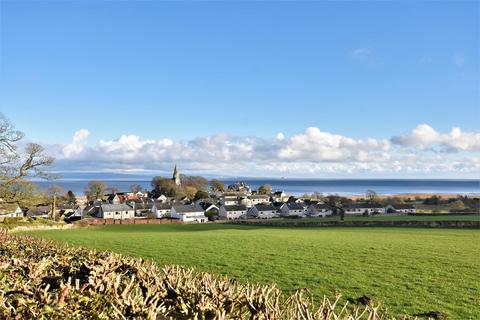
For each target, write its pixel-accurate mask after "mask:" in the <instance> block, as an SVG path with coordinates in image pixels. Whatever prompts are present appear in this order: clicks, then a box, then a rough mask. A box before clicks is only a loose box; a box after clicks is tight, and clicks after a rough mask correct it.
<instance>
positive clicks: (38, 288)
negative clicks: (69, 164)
mask: <svg viewBox="0 0 480 320" xmlns="http://www.w3.org/2000/svg"><path fill="white" fill-rule="evenodd" d="M0 241H1V243H0V318H6V319H33V318H35V319H67V318H68V319H92V318H95V319H352V320H353V319H371V320H373V319H387V318H391V317H388V316H387V314H386V313H385V311H384V309H383V308H382V307H381V306H380V305H379V304H378V303H375V302H371V301H368V303H366V305H362V304H359V305H355V304H346V305H341V304H339V302H338V301H339V296H338V295H337V296H336V297H335V298H334V299H333V300H329V299H327V298H324V299H323V300H322V301H319V302H318V303H315V302H314V301H312V298H311V296H310V295H309V292H308V290H306V289H302V290H299V291H297V292H296V293H295V294H294V295H292V296H289V297H288V296H285V295H284V294H282V292H281V290H280V289H279V288H277V287H276V286H275V285H274V284H272V285H269V286H263V285H256V284H244V283H240V282H237V281H236V280H233V279H229V278H225V277H219V276H213V275H211V274H208V273H197V272H195V271H194V270H193V269H186V268H182V267H179V266H165V267H163V268H160V267H158V266H157V265H156V264H154V263H153V262H149V261H144V260H142V259H135V258H129V257H124V256H121V255H118V254H113V253H109V252H97V251H92V250H87V249H83V248H78V247H69V246H63V245H58V244H56V243H53V242H50V241H47V240H41V239H35V238H31V237H26V236H18V235H10V234H8V233H7V231H1V232H0Z"/></svg>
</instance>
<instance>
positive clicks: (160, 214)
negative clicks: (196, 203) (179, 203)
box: [150, 201, 172, 219]
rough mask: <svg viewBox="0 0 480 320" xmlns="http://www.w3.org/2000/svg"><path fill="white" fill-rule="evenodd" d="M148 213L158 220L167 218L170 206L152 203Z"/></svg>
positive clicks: (170, 209) (162, 203)
mask: <svg viewBox="0 0 480 320" xmlns="http://www.w3.org/2000/svg"><path fill="white" fill-rule="evenodd" d="M150 211H151V212H152V213H153V214H154V215H155V216H156V217H157V218H158V219H160V218H165V217H169V216H170V215H171V212H172V205H170V204H168V203H164V202H157V201H155V202H154V203H153V206H152V208H151V209H150Z"/></svg>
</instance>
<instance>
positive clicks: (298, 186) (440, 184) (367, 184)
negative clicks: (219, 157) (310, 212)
mask: <svg viewBox="0 0 480 320" xmlns="http://www.w3.org/2000/svg"><path fill="white" fill-rule="evenodd" d="M103 181H105V182H106V183H107V184H108V186H109V187H115V188H117V189H118V190H120V191H129V190H130V186H131V185H132V184H139V185H140V186H142V187H143V188H145V189H146V190H150V189H151V186H150V180H103ZM234 181H235V180H224V181H223V182H224V183H225V184H232V183H233V182H234ZM243 181H245V182H246V183H247V184H248V185H250V186H251V187H252V189H256V188H257V187H258V186H260V185H262V184H265V183H268V184H270V185H271V186H272V188H273V190H283V191H285V192H286V193H288V194H292V195H302V194H305V193H313V192H321V193H323V194H339V195H364V194H365V192H366V191H367V190H374V191H376V192H377V193H378V194H385V195H395V194H405V193H430V194H435V193H440V194H470V195H473V194H476V195H478V194H480V180H384V179H381V180H380V179H375V180H373V179H372V180H365V179H364V180H360V179H358V180H357V179H355V180H339V179H337V180H300V179H298V180H297V179H246V180H243ZM36 183H37V184H38V185H39V187H40V188H47V187H49V186H52V185H56V186H60V187H62V188H63V189H65V190H72V191H73V192H74V193H75V194H77V195H80V194H83V190H84V189H85V188H86V186H87V184H88V180H55V181H40V182H36Z"/></svg>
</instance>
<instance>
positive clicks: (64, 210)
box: [55, 204, 78, 217]
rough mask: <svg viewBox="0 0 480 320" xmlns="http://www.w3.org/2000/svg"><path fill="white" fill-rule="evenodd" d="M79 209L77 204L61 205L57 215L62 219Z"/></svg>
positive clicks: (56, 211)
mask: <svg viewBox="0 0 480 320" xmlns="http://www.w3.org/2000/svg"><path fill="white" fill-rule="evenodd" d="M77 209H78V205H76V204H61V205H59V206H58V207H56V210H55V213H56V214H58V215H59V216H60V217H62V216H65V215H67V214H71V213H75V212H76V211H77Z"/></svg>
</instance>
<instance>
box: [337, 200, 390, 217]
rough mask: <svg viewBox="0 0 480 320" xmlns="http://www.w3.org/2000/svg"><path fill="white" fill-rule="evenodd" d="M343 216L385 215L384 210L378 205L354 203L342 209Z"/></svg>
mask: <svg viewBox="0 0 480 320" xmlns="http://www.w3.org/2000/svg"><path fill="white" fill-rule="evenodd" d="M343 210H344V211H345V214H350V215H371V214H380V213H385V208H384V207H383V206H382V205H381V204H379V203H355V204H352V205H348V206H345V207H344V208H343Z"/></svg>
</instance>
